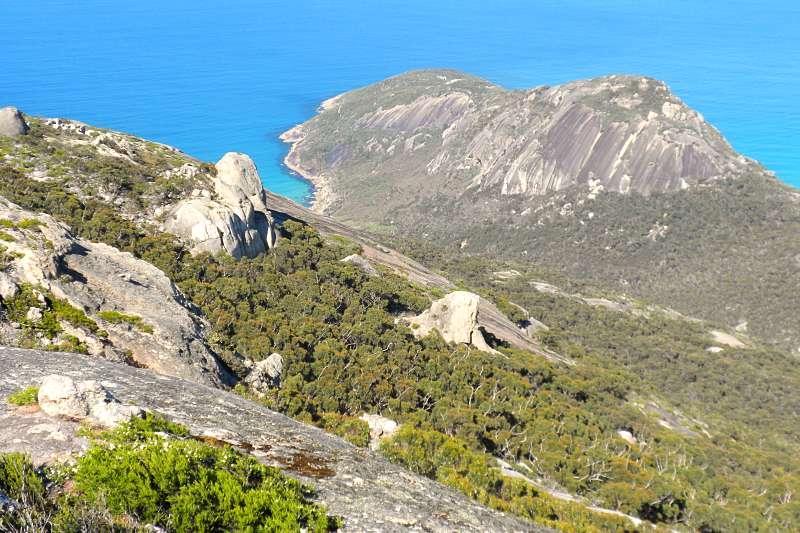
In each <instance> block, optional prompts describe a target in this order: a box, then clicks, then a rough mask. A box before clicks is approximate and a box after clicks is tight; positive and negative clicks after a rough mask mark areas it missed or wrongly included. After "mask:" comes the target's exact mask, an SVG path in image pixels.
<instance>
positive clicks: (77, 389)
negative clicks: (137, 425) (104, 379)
mask: <svg viewBox="0 0 800 533" xmlns="http://www.w3.org/2000/svg"><path fill="white" fill-rule="evenodd" d="M37 399H38V401H39V407H41V409H42V411H44V412H45V413H46V414H48V415H51V416H60V417H63V418H67V419H69V420H88V421H90V422H92V423H93V424H97V425H100V426H103V427H106V428H112V427H114V426H116V425H118V424H119V423H120V422H123V421H125V420H128V419H129V418H131V417H132V416H141V415H142V410H141V409H140V408H139V407H136V406H134V405H122V404H121V403H120V402H119V400H117V399H116V398H114V395H113V394H111V392H109V391H108V390H107V389H106V388H105V387H103V386H102V385H101V384H100V383H99V382H97V381H94V380H85V381H79V382H77V383H76V382H75V381H73V380H72V378H69V377H67V376H61V375H57V374H51V375H49V376H46V377H45V378H44V379H43V380H42V383H41V385H40V386H39V394H38V398H37Z"/></svg>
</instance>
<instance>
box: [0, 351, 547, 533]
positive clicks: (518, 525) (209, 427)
mask: <svg viewBox="0 0 800 533" xmlns="http://www.w3.org/2000/svg"><path fill="white" fill-rule="evenodd" d="M50 374H58V375H68V376H73V377H74V378H76V379H94V380H98V381H103V383H107V384H109V386H111V387H112V390H113V392H114V395H115V396H117V397H118V398H120V399H122V400H123V401H124V402H126V403H132V404H135V405H139V406H141V407H144V408H147V409H150V410H153V411H155V412H158V413H163V414H166V415H168V416H169V417H170V418H171V419H173V420H175V421H177V422H180V423H182V424H184V425H186V426H187V427H188V428H189V430H190V431H191V433H192V434H193V435H197V436H199V437H205V438H206V440H208V441H209V442H213V441H214V439H217V441H219V443H220V444H221V443H228V444H230V445H233V446H235V447H238V448H240V449H244V450H254V451H255V455H256V456H257V458H258V459H259V461H261V462H263V463H265V464H268V465H275V466H280V467H281V468H284V469H286V472H287V473H289V474H290V475H291V476H293V477H296V478H298V479H300V480H301V481H304V482H306V483H308V484H310V485H311V486H313V487H315V488H316V490H317V491H318V492H317V494H316V498H318V501H320V502H322V503H324V504H325V505H326V507H327V508H328V509H329V510H330V511H331V512H332V513H334V514H336V515H339V516H341V517H343V518H344V519H345V524H346V526H347V530H348V531H363V532H371V531H375V532H377V531H390V530H391V531H486V530H487V528H488V529H489V530H492V531H509V532H513V531H542V532H545V531H551V530H549V529H547V528H540V527H535V526H533V525H531V524H525V523H524V522H522V521H520V520H515V519H513V518H511V517H508V516H504V515H502V514H500V513H497V512H493V511H490V510H488V509H486V508H484V507H481V506H480V505H478V504H476V503H473V502H471V501H470V500H468V499H467V498H465V497H464V496H461V495H459V494H457V493H455V492H453V491H450V490H448V489H446V488H445V487H443V486H441V485H439V484H437V483H434V482H432V481H430V480H428V479H425V478H424V477H421V476H415V475H412V474H410V473H408V472H407V471H404V470H403V469H401V468H399V467H397V466H395V465H392V464H390V463H389V462H388V461H386V460H385V459H383V458H381V457H380V456H378V455H377V454H375V453H372V452H369V451H366V450H361V449H358V448H356V447H355V446H353V445H351V444H348V443H347V442H345V441H344V440H342V439H340V438H338V437H335V436H332V435H329V434H326V433H325V432H323V431H321V430H319V429H317V428H314V427H311V426H308V425H306V424H302V423H300V422H296V421H294V420H292V419H290V418H286V417H285V416H281V415H279V414H277V413H275V412H273V411H270V410H269V409H266V408H264V407H262V406H259V405H257V404H255V403H252V402H249V401H247V400H245V399H243V398H241V397H240V396H238V395H236V394H232V393H229V392H224V391H220V390H219V389H215V388H212V387H207V386H203V385H198V384H197V383H192V382H189V381H185V380H182V379H179V378H167V377H163V376H157V375H155V374H152V373H151V372H148V371H146V370H142V369H136V368H132V367H130V366H126V365H119V364H113V363H110V362H107V361H102V360H100V359H97V358H93V357H88V356H83V355H80V354H64V353H52V352H41V351H36V350H21V349H13V348H6V347H0V376H2V377H0V397H2V398H5V397H6V396H8V395H9V394H11V393H12V392H14V391H16V390H18V389H20V388H24V387H26V386H28V385H30V384H32V383H39V382H40V381H41V379H42V378H43V377H45V376H47V375H50ZM0 420H5V421H6V422H7V423H10V422H9V421H10V420H13V421H14V423H15V424H17V428H18V429H19V432H20V433H18V434H17V435H16V437H19V436H20V434H24V431H28V430H29V431H31V432H36V431H37V429H36V428H37V427H38V428H39V430H40V431H41V428H42V426H46V425H48V424H49V425H50V426H53V425H54V423H55V422H56V420H52V419H48V417H46V416H45V417H39V416H33V413H30V412H27V413H26V412H24V411H19V410H17V411H15V410H14V409H13V408H12V407H10V406H8V405H6V404H5V402H3V403H0ZM26 424H27V425H26ZM79 428H80V426H79V425H78V424H72V425H69V424H64V425H63V427H62V428H61V431H62V432H63V433H70V431H71V432H73V434H70V435H68V436H67V435H66V434H60V433H55V434H52V435H51V434H50V433H45V434H44V435H42V436H40V437H38V438H37V439H36V440H37V442H36V447H37V448H38V452H39V453H40V454H48V455H63V454H64V453H65V452H70V451H74V449H75V448H79V446H80V443H79V442H78V441H79V438H78V437H79V436H76V435H74V432H77V431H78V429H79ZM12 437H14V436H12V435H10V434H8V433H6V432H4V434H3V435H2V436H0V451H3V452H7V451H12V450H22V451H26V450H28V451H30V450H31V449H34V446H33V445H27V446H26V445H25V441H24V440H23V442H22V443H20V442H18V440H19V439H18V438H17V439H15V438H12ZM21 444H22V446H21Z"/></svg>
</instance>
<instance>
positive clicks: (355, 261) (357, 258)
mask: <svg viewBox="0 0 800 533" xmlns="http://www.w3.org/2000/svg"><path fill="white" fill-rule="evenodd" d="M342 263H350V264H351V265H353V266H354V267H356V268H357V269H359V270H360V271H361V272H363V273H364V274H366V275H367V276H369V277H370V278H374V277H375V276H377V275H378V271H377V270H376V269H375V267H374V266H372V263H370V262H369V260H368V259H367V258H365V257H364V256H361V255H358V254H352V255H348V256H347V257H345V258H344V259H342Z"/></svg>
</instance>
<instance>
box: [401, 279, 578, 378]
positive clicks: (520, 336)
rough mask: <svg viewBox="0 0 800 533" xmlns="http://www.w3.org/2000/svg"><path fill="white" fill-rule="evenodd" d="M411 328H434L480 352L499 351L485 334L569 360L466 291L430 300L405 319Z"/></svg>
mask: <svg viewBox="0 0 800 533" xmlns="http://www.w3.org/2000/svg"><path fill="white" fill-rule="evenodd" d="M409 324H410V326H411V330H412V332H413V333H414V335H415V336H417V337H424V336H426V335H428V334H429V333H430V332H431V331H433V330H436V331H438V332H439V333H440V334H441V335H442V338H444V340H445V341H447V342H453V343H459V344H466V345H469V346H472V347H474V348H477V349H478V350H481V351H483V352H488V353H494V354H499V353H500V352H498V351H497V350H495V349H494V348H492V347H491V346H490V345H489V343H488V342H487V338H486V337H487V336H491V337H493V338H494V339H496V340H497V341H499V342H501V343H504V344H508V345H510V346H513V347H515V348H519V349H522V350H528V351H531V352H533V353H535V354H537V355H542V356H544V357H547V358H548V359H551V360H554V361H560V362H566V363H571V361H570V360H569V359H567V358H564V357H562V356H560V355H558V354H556V353H553V352H551V351H549V350H546V349H545V348H544V347H542V346H541V345H539V344H538V343H536V342H534V341H533V340H532V339H531V338H529V337H527V335H526V334H525V333H524V331H522V330H520V329H519V328H518V327H517V326H516V325H515V324H514V323H513V322H511V320H509V319H508V318H507V317H506V316H505V315H504V314H503V313H502V312H501V311H500V310H499V309H497V307H496V306H495V305H494V304H493V303H491V302H490V301H488V300H486V299H484V298H481V297H480V296H478V295H477V294H474V293H471V292H467V291H453V292H451V293H450V294H448V295H446V296H444V297H443V298H440V299H438V300H436V301H435V302H433V303H432V304H431V307H430V308H429V309H427V310H426V311H423V312H422V314H420V315H417V316H415V317H412V318H410V319H409Z"/></svg>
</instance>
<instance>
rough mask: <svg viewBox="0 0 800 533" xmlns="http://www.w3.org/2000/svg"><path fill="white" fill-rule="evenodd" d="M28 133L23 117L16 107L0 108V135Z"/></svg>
mask: <svg viewBox="0 0 800 533" xmlns="http://www.w3.org/2000/svg"><path fill="white" fill-rule="evenodd" d="M26 133H28V124H27V123H26V122H25V117H23V116H22V113H21V112H20V110H19V109H17V108H16V107H3V108H0V136H3V137H15V136H17V135H25V134H26Z"/></svg>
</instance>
